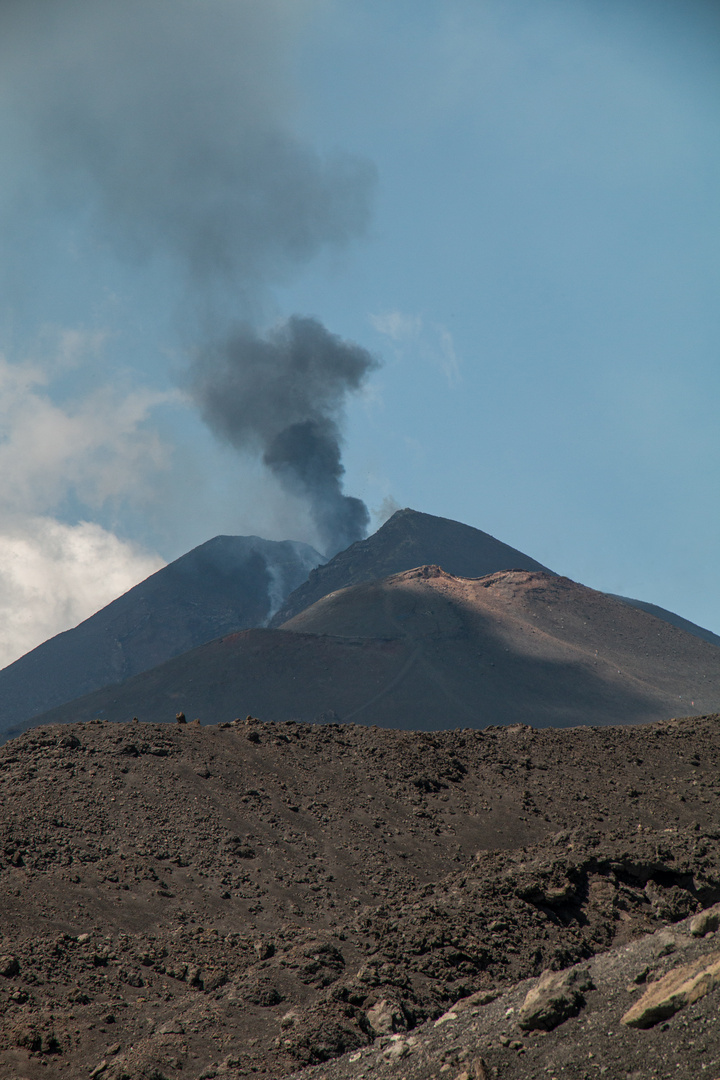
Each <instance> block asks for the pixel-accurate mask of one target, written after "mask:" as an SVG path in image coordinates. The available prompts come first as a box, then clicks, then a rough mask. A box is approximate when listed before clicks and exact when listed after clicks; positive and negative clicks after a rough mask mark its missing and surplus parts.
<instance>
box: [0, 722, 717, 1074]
mask: <svg viewBox="0 0 720 1080" xmlns="http://www.w3.org/2000/svg"><path fill="white" fill-rule="evenodd" d="M719 763H720V717H719V716H709V717H699V718H698V717H696V718H690V719H683V720H672V721H668V722H667V723H663V724H654V725H650V726H644V727H617V728H573V729H566V730H562V731H559V730H552V729H545V730H533V729H532V728H529V727H524V726H516V727H512V728H495V729H487V730H485V731H476V730H458V731H449V732H442V733H427V732H425V733H417V732H401V731H393V730H382V729H378V728H364V727H360V726H354V725H336V724H328V725H315V726H313V725H300V724H296V723H284V724H272V723H262V722H260V721H258V720H254V719H248V720H244V721H237V722H235V723H232V724H225V725H220V726H217V727H202V726H200V725H199V724H186V725H174V726H170V725H166V724H158V725H152V724H141V723H130V724H111V723H103V722H91V723H85V724H73V725H62V726H55V727H46V728H39V729H34V730H32V731H30V732H28V733H26V734H24V735H23V736H21V737H19V738H18V739H16V740H14V741H13V742H10V743H8V744H7V745H5V746H3V747H2V748H0V899H1V903H0V1017H1V1018H2V1019H1V1020H0V1076H1V1077H3V1078H4V1077H8V1078H10V1077H12V1078H18V1080H19V1078H28V1080H35V1078H36V1077H41V1076H42V1077H48V1076H54V1075H58V1076H63V1077H75V1076H77V1077H87V1076H93V1075H95V1076H102V1077H103V1078H107V1080H120V1078H124V1080H135V1078H147V1080H161V1078H167V1080H175V1078H176V1077H182V1078H192V1080H196V1078H201V1077H206V1078H207V1077H212V1076H222V1077H225V1076H227V1077H237V1078H240V1077H248V1076H251V1075H252V1076H255V1075H258V1074H264V1075H267V1076H270V1077H280V1076H283V1075H286V1074H295V1073H297V1072H298V1071H303V1070H305V1069H307V1068H308V1067H314V1066H319V1067H318V1068H317V1073H316V1075H317V1076H318V1077H320V1076H322V1077H325V1076H328V1077H330V1076H338V1077H340V1076H343V1077H344V1076H348V1077H350V1076H353V1077H355V1076H356V1077H358V1078H360V1077H364V1076H370V1075H376V1074H377V1075H378V1076H380V1075H388V1076H390V1075H392V1076H398V1077H399V1078H402V1076H405V1075H407V1077H408V1080H411V1078H414V1077H416V1076H417V1077H423V1078H424V1077H428V1078H429V1077H432V1076H436V1075H437V1076H438V1077H443V1078H445V1077H447V1080H456V1077H461V1076H463V1074H465V1075H466V1076H467V1077H468V1078H472V1080H475V1077H479V1078H480V1080H485V1077H484V1075H483V1070H484V1073H485V1075H486V1076H487V1077H489V1078H494V1077H498V1078H500V1080H502V1078H503V1077H507V1078H515V1077H523V1076H528V1077H530V1076H533V1077H534V1076H536V1075H547V1076H548V1077H552V1076H555V1075H557V1076H558V1077H560V1076H563V1077H569V1078H575V1077H577V1078H584V1077H586V1076H596V1075H601V1073H602V1070H603V1069H604V1070H605V1073H604V1074H605V1075H608V1077H613V1078H614V1077H615V1076H623V1077H624V1076H626V1075H627V1076H633V1077H634V1078H635V1080H639V1078H643V1077H645V1076H647V1077H650V1076H662V1075H670V1073H667V1074H663V1073H662V1071H660V1072H658V1069H659V1068H660V1069H661V1066H662V1060H663V1059H662V1053H663V1051H662V1038H661V1036H663V1035H667V1039H666V1046H667V1047H671V1046H676V1048H678V1049H677V1055H676V1056H677V1061H675V1060H674V1059H673V1062H672V1068H671V1074H672V1075H673V1076H677V1077H681V1078H684V1077H688V1078H690V1077H691V1076H692V1077H694V1076H698V1075H703V1076H707V1077H708V1078H709V1080H714V1078H715V1077H716V1076H720V1036H716V1035H715V1034H713V1030H714V1029H712V1028H711V1026H710V1027H708V1026H707V1025H706V1026H705V1027H704V1028H703V1030H702V1034H701V1037H700V1038H699V1039H693V1040H691V1038H690V1035H688V1036H687V1038H685V1041H684V1042H683V1040H682V1039H680V1040H679V1041H678V1038H677V1032H678V1031H679V1030H680V1028H678V1027H677V1026H676V1027H675V1028H673V1024H675V1025H682V1024H687V1018H688V1017H690V1016H691V1014H692V1010H695V1011H696V1012H697V1014H698V1017H699V1019H698V1021H697V1023H698V1024H700V1026H701V1027H702V1024H701V1019H702V1015H704V1013H703V1010H705V1012H707V1010H708V1009H710V1008H712V1009H716V1008H717V1000H718V999H717V995H716V994H713V993H710V995H709V996H706V997H705V998H703V999H702V1000H701V1001H699V1002H698V1003H697V1004H694V1005H692V1006H689V1007H688V1009H686V1010H683V1011H682V1012H681V1013H678V1014H677V1016H675V1017H674V1018H672V1019H671V1020H668V1021H667V1023H666V1025H665V1029H666V1030H663V1028H662V1026H659V1027H658V1026H655V1027H653V1029H652V1032H647V1031H635V1030H634V1029H623V1031H624V1035H623V1037H624V1038H626V1039H628V1040H635V1041H634V1042H633V1043H632V1046H633V1047H636V1049H633V1051H632V1054H631V1053H630V1049H627V1050H626V1051H624V1052H623V1055H622V1060H624V1058H625V1057H627V1058H628V1067H627V1069H626V1071H625V1072H618V1071H617V1070H618V1068H619V1067H620V1066H619V1065H618V1061H620V1060H621V1059H620V1058H618V1059H613V1061H614V1064H613V1063H611V1064H602V1062H601V1061H598V1060H597V1054H598V1051H597V1050H593V1049H590V1050H588V1049H587V1047H586V1046H585V1047H584V1046H583V1044H582V1037H583V1034H582V1030H584V1029H582V1025H583V1019H582V1017H583V1015H584V1012H583V1011H582V1010H581V1012H580V1013H579V1015H578V1016H576V1017H571V1018H570V1019H569V1020H567V1021H565V1022H563V1023H560V1024H559V1025H557V1026H556V1027H555V1028H554V1029H553V1030H552V1031H551V1032H550V1033H549V1034H548V1035H545V1036H542V1037H541V1036H540V1035H539V1034H537V1033H535V1034H534V1035H532V1037H531V1036H528V1035H523V1034H522V1033H521V1032H520V1033H518V1031H517V1030H515V1028H514V1027H513V1025H512V1024H511V1023H510V1022H509V1021H508V1020H507V1019H506V1020H504V1021H503V1023H504V1027H502V1025H501V1027H502V1030H500V1028H498V1027H497V1025H496V1026H495V1027H493V1026H492V1024H490V1022H489V1021H488V1023H487V1024H486V1025H485V1027H483V1024H484V1023H485V1021H484V1020H483V1021H482V1023H481V1022H480V1020H477V1023H476V1024H475V1028H474V1029H473V1028H472V1025H468V1027H467V1031H466V1032H465V1034H464V1035H463V1040H464V1041H463V1043H462V1047H461V1048H460V1049H458V1048H457V1047H455V1048H451V1049H448V1051H447V1053H444V1051H443V1050H442V1046H440V1048H439V1049H438V1048H437V1046H435V1043H437V1040H438V1039H440V1036H441V1035H442V1039H443V1040H445V1035H444V1034H443V1033H444V1032H446V1031H447V1032H448V1035H447V1038H448V1039H450V1038H451V1036H450V1033H451V1031H452V1030H453V1021H451V1022H448V1023H445V1024H443V1025H441V1026H440V1027H437V1028H436V1027H434V1026H433V1025H434V1022H435V1021H436V1020H437V1019H438V1018H439V1017H441V1016H442V1015H443V1014H445V1013H447V1012H448V1010H451V1011H452V1007H453V1006H454V1005H455V1003H456V1002H461V1001H465V1000H466V999H468V998H470V995H473V994H474V995H478V994H479V995H480V997H479V998H478V997H475V998H473V999H472V1001H473V1002H474V1003H475V1005H474V1008H475V1014H473V1015H474V1016H475V1018H476V1019H477V1016H478V1015H479V1013H478V1010H479V1009H481V1006H480V1005H478V1002H479V1001H481V1002H486V1006H487V1008H488V1009H490V1010H492V1009H497V1008H499V1006H497V1001H499V1000H501V999H500V998H499V997H498V994H502V993H510V994H512V993H514V994H515V995H516V996H518V995H520V994H521V990H522V994H525V993H526V992H527V986H526V987H525V988H524V989H522V988H521V989H518V988H517V987H518V984H519V983H520V982H521V981H522V980H526V979H530V978H533V977H537V976H539V975H540V974H541V973H542V972H543V971H546V970H548V969H552V970H555V971H559V970H563V969H567V968H569V967H570V966H572V965H574V964H576V963H578V962H581V963H590V962H591V961H590V958H591V957H593V956H594V955H596V954H600V953H605V952H607V950H610V949H613V948H614V949H620V950H621V952H618V953H615V954H612V955H617V956H620V955H628V954H627V953H622V950H623V949H626V950H627V948H631V947H632V948H634V947H635V946H632V942H633V941H634V940H636V939H638V938H641V937H642V936H643V935H646V934H648V933H651V932H653V931H657V930H658V929H660V928H664V929H665V930H666V931H667V928H668V927H669V926H671V925H672V924H678V923H679V922H680V920H683V919H687V918H688V917H690V916H693V915H695V914H696V913H697V912H699V911H701V910H702V909H704V908H707V907H708V906H710V905H712V904H714V903H716V902H717V901H718V900H720V816H719V814H718V790H719V787H720V771H719V769H718V766H719ZM683 933H684V936H683ZM653 940H654V939H653ZM691 940H692V941H695V938H692V939H691V937H689V936H688V934H687V933H686V932H682V933H681V932H680V931H678V932H677V941H676V944H675V945H673V947H672V948H671V949H670V950H669V951H668V950H667V949H666V951H665V952H664V953H662V956H664V957H665V959H663V960H657V963H656V964H655V967H653V965H652V964H650V963H649V964H645V965H644V966H646V967H648V971H647V972H645V975H644V976H642V978H641V979H640V982H635V983H633V985H634V987H635V991H637V988H638V987H639V986H641V984H642V982H643V979H645V980H651V979H652V978H653V973H654V972H655V969H656V968H658V971H659V970H660V968H662V970H663V971H664V970H665V969H666V968H667V966H668V964H670V963H671V960H668V959H667V957H669V956H670V954H671V953H672V951H673V949H675V948H677V950H678V956H679V955H680V953H681V952H682V953H683V955H685V952H683V949H685V945H687V943H688V942H690V941H691ZM683 943H685V944H684V945H683ZM711 944H712V940H711V939H710V938H703V939H701V940H700V945H698V946H693V947H694V948H695V953H697V950H698V948H699V949H701V950H702V949H705V951H707V950H708V949H710V945H711ZM666 945H667V942H666ZM681 945H682V946H683V948H681ZM648 948H649V946H648ZM662 948H665V946H662V945H661V946H658V949H659V950H662ZM688 948H689V946H688ZM685 951H687V949H685ZM695 953H693V954H692V955H693V956H694V955H695ZM648 955H650V954H648ZM688 955H689V954H688ZM653 956H654V954H653ZM598 962H599V961H598ZM633 964H634V961H632V962H631V961H628V965H629V966H628V971H629V970H630V967H633ZM658 965H659V967H658ZM663 965H664V967H663ZM626 966H627V965H626ZM635 966H637V967H638V971H635V970H634V967H633V970H632V972H631V974H632V979H634V978H635V977H636V976H638V975H641V974H642V972H641V968H642V967H643V965H642V964H639V965H635ZM618 970H619V969H618ZM622 970H623V971H624V969H622ZM623 978H625V975H623ZM628 978H630V976H628ZM632 979H630V981H631V982H632ZM596 981H597V979H596ZM616 981H617V980H616ZM528 985H530V984H528ZM613 985H614V984H613ZM613 992H617V994H620V997H621V998H622V994H625V995H626V997H627V1003H626V1005H625V1004H623V1002H624V999H623V1000H622V1001H621V1000H620V998H618V1002H619V1004H618V1005H617V1008H620V1007H621V1006H622V1007H623V1008H624V1007H627V1008H629V1007H630V1004H631V1003H632V1000H633V991H632V988H631V989H630V990H628V989H627V988H626V987H625V984H624V983H623V986H622V987H619V984H618V987H615V990H614V991H613ZM718 993H720V991H718ZM635 996H637V993H635ZM585 998H586V999H587V1002H588V1005H587V1008H588V1009H589V1008H590V1004H591V1002H592V992H591V991H588V992H587V993H586V994H585ZM518 1000H519V999H518ZM596 1000H599V999H598V998H597V997H596ZM608 1000H609V998H608ZM613 1000H614V999H613ZM482 1007H485V1006H482ZM510 1007H513V1008H514V1007H515V1006H511V1005H508V1006H507V1008H510ZM471 1012H472V1010H470V1009H469V1008H468V1015H470V1013H471ZM483 1015H485V1014H483ZM486 1015H487V1016H490V1013H487V1014H486ZM503 1015H505V1014H503ZM588 1015H590V1014H589V1013H588ZM603 1015H604V1014H603ZM480 1019H482V1017H481V1018H480ZM488 1025H489V1026H488ZM585 1026H586V1027H587V1025H585ZM581 1029H582V1030H581ZM457 1030H460V1029H459V1028H458V1029H457ZM463 1030H464V1029H463ZM697 1030H698V1031H700V1028H698V1029H697ZM708 1031H709V1032H710V1034H708ZM432 1032H434V1033H435V1035H434V1036H433V1038H434V1039H435V1043H433V1042H432V1038H431V1039H430V1042H424V1041H423V1040H426V1039H427V1037H428V1036H427V1033H432ZM473 1032H474V1033H473ZM573 1032H574V1034H573ZM673 1032H674V1034H673ZM668 1033H669V1034H668ZM596 1034H597V1033H596ZM588 1037H589V1036H588ZM606 1037H607V1038H609V1036H606ZM568 1038H574V1039H575V1040H576V1043H577V1053H576V1054H575V1055H574V1056H573V1054H570V1055H569V1056H568V1054H567V1053H565V1056H564V1057H563V1056H562V1055H561V1057H557V1056H556V1057H552V1055H550V1056H549V1057H547V1054H549V1053H550V1050H549V1049H548V1048H551V1047H552V1046H555V1045H556V1044H558V1045H559V1041H560V1042H561V1041H562V1040H565V1045H566V1049H567V1047H568V1046H570V1049H572V1045H574V1044H569V1043H568V1042H567V1040H568ZM473 1039H474V1040H475V1044H473ZM502 1039H505V1040H507V1041H506V1042H505V1043H503V1042H502V1041H499V1040H502ZM533 1039H534V1040H535V1041H534V1042H533ZM643 1039H647V1042H646V1044H645V1045H646V1046H647V1047H650V1046H651V1045H655V1044H657V1043H658V1040H660V1043H659V1046H660V1048H659V1049H657V1048H656V1050H655V1051H654V1054H655V1056H654V1057H653V1056H652V1055H650V1054H642V1055H640V1056H639V1057H638V1052H636V1050H637V1046H639V1047H641V1048H642V1045H643V1043H642V1040H643ZM673 1039H674V1042H673V1041H672V1040H673ZM409 1040H415V1041H414V1042H410V1041H409ZM638 1040H639V1041H638ZM652 1040H655V1042H654V1043H652ZM451 1041H452V1040H451ZM400 1042H402V1045H403V1046H404V1047H405V1049H404V1050H402V1051H398V1052H397V1053H396V1058H397V1060H395V1059H394V1058H393V1057H392V1053H394V1051H392V1049H391V1048H392V1046H394V1045H398V1044H399V1043H400ZM531 1044H532V1046H535V1045H537V1046H541V1045H542V1047H544V1048H545V1049H544V1050H543V1053H545V1054H546V1058H545V1059H543V1060H541V1059H540V1058H532V1054H531V1050H532V1046H531ZM636 1044H637V1046H636ZM443 1045H444V1043H443ZM618 1045H620V1044H619V1043H618ZM447 1046H448V1047H450V1043H449V1042H448V1044H447ZM627 1046H628V1047H630V1044H629V1043H628V1044H627ZM421 1047H426V1050H427V1053H426V1052H425V1051H423V1053H420V1049H419V1048H421ZM433 1047H435V1049H433ZM693 1047H695V1048H696V1050H693ZM538 1052H539V1051H538ZM668 1053H669V1051H668ZM673 1053H674V1051H673ZM373 1054H375V1055H380V1054H385V1056H384V1057H383V1056H380V1057H378V1058H377V1060H376V1059H375V1058H372V1057H367V1055H371V1056H372V1055H373ZM388 1054H389V1055H390V1056H387V1055H388ZM423 1054H424V1056H423ZM588 1054H593V1057H592V1058H590V1057H588ZM339 1055H348V1056H346V1057H344V1058H343V1059H342V1061H340V1062H338V1064H336V1065H334V1064H332V1063H331V1064H323V1063H324V1062H325V1063H327V1062H332V1059H334V1058H336V1057H338V1056H339ZM463 1055H464V1056H463ZM633 1055H634V1056H633ZM658 1055H659V1056H658ZM631 1058H632V1061H631V1060H630V1059H631ZM669 1060H670V1058H668V1061H669ZM543 1061H544V1063H543ZM372 1062H375V1064H372ZM638 1062H639V1063H638ZM658 1062H660V1065H658ZM701 1065H704V1066H705V1068H703V1069H701ZM668 1067H669V1066H668ZM623 1068H624V1065H623ZM343 1069H344V1070H345V1071H344V1072H343V1071H333V1070H343ZM553 1069H554V1070H555V1071H553ZM368 1070H370V1071H368ZM373 1070H374V1071H373ZM383 1070H384V1071H383ZM388 1070H390V1071H388ZM392 1070H395V1071H392ZM413 1070H415V1071H413ZM423 1070H424V1071H423ZM523 1070H526V1071H523ZM608 1070H609V1071H608ZM653 1070H654V1071H653ZM693 1070H695V1071H693ZM698 1070H700V1071H698ZM307 1075H308V1080H310V1077H312V1076H313V1072H312V1071H310V1072H308V1073H307Z"/></svg>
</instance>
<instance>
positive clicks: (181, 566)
mask: <svg viewBox="0 0 720 1080" xmlns="http://www.w3.org/2000/svg"><path fill="white" fill-rule="evenodd" d="M321 561H322V556H321V555H319V554H318V552H317V551H315V550H314V548H311V547H309V545H307V544H300V543H295V542H293V541H287V540H286V541H283V542H281V543H278V542H275V541H271V540H262V539H260V537H257V536H216V537H215V538H214V539H213V540H208V541H207V543H205V544H201V545H200V547H196V548H194V549H193V550H192V551H190V552H188V553H187V554H186V555H183V556H182V557H181V558H179V559H176V560H175V561H174V562H172V563H170V564H169V565H168V566H165V567H163V569H162V570H158V572H157V573H156V574H153V575H152V576H151V577H149V578H147V579H146V580H145V581H143V582H141V583H140V584H139V585H136V586H135V587H134V588H132V589H130V590H129V591H128V592H126V593H125V594H124V595H123V596H120V597H119V598H118V599H117V600H114V601H113V602H112V603H111V604H108V605H107V606H106V607H104V608H102V610H101V611H98V612H97V613H96V614H95V615H93V616H92V617H91V618H89V619H86V620H85V621H84V622H82V623H80V625H79V626H76V627H75V628H74V629H73V630H67V631H66V632H65V633H62V634H58V635H57V636H56V637H53V638H50V640H49V641H46V642H44V644H42V645H39V646H38V647H37V648H36V649H33V650H32V652H29V653H27V654H26V655H25V656H23V657H21V658H20V659H19V660H16V661H15V663H13V664H10V665H9V666H8V667H6V668H4V669H3V670H2V671H0V740H2V739H3V738H8V737H9V735H10V734H11V733H12V730H13V728H14V727H16V726H17V725H19V724H21V723H22V722H23V721H25V720H27V719H28V718H29V717H31V716H34V715H35V714H36V713H38V712H44V711H45V710H46V709H50V708H54V707H55V706H56V705H60V704H62V703H63V702H65V701H71V700H72V699H73V698H76V697H79V696H80V695H81V694H86V693H88V692H89V691H91V690H95V689H98V688H100V687H102V686H106V685H108V684H109V683H119V682H122V681H123V679H127V678H128V677H129V676H131V675H136V674H137V673H138V672H140V671H146V670H147V669H148V668H152V667H154V666H155V665H156V664H159V663H162V661H163V660H168V659H169V658H170V657H172V656H178V655H179V654H180V653H184V652H186V651H187V650H188V649H192V648H193V647H194V646H196V645H200V644H202V643H203V642H205V641H211V640H213V638H217V637H220V636H221V635H222V634H227V633H230V632H231V631H233V630H241V629H244V628H245V627H248V626H259V625H262V624H263V623H264V622H266V621H267V619H268V618H269V616H270V615H271V614H272V612H273V611H274V610H275V608H277V607H278V606H279V604H280V603H281V602H282V600H283V599H284V598H285V597H286V596H287V594H288V593H289V592H290V591H291V590H292V589H294V588H295V587H296V586H297V585H298V583H299V582H301V581H303V580H304V579H305V578H306V577H307V573H308V570H309V569H310V568H311V567H313V566H316V565H317V564H318V563H319V562H321Z"/></svg>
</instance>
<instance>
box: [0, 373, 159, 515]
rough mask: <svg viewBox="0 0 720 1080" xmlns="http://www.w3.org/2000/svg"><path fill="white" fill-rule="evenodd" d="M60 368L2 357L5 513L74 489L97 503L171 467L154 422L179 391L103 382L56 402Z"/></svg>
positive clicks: (41, 507)
mask: <svg viewBox="0 0 720 1080" xmlns="http://www.w3.org/2000/svg"><path fill="white" fill-rule="evenodd" d="M54 374H55V373H54V372H53V371H51V370H48V368H47V366H45V365H43V364H40V363H36V362H32V361H31V362H25V363H11V362H10V361H8V360H7V358H6V357H4V356H2V355H0V511H2V510H9V511H10V512H11V513H13V514H17V513H19V512H22V511H24V512H26V513H39V512H42V511H45V510H49V509H53V508H55V507H57V506H58V505H60V504H61V503H62V501H63V500H64V499H65V498H67V497H68V495H70V494H72V495H73V496H74V497H75V498H77V499H78V500H79V501H80V502H81V503H83V504H85V505H86V506H89V507H92V508H95V509H98V508H100V507H101V506H102V505H103V504H105V503H107V502H109V501H112V500H117V499H120V498H122V497H123V496H125V495H127V494H128V493H130V492H134V493H137V490H138V488H139V487H141V486H142V484H143V483H144V482H145V481H146V480H147V478H148V477H149V476H150V475H152V474H153V473H156V472H158V471H162V470H163V469H165V468H167V467H168V465H169V458H170V449H169V447H167V446H166V445H164V444H163V442H162V440H161V439H160V437H159V436H158V434H157V432H156V431H155V430H153V428H152V427H151V426H150V425H149V423H148V421H149V420H150V417H151V413H152V412H153V410H154V409H156V408H158V407H159V406H162V405H167V404H170V403H172V402H175V401H177V400H179V394H178V393H177V392H175V391H173V392H158V391H152V390H149V389H144V388H142V389H139V390H132V391H130V392H123V391H120V390H118V389H117V388H114V387H112V386H104V387H102V388H100V389H97V390H92V391H90V392H88V393H87V394H86V395H85V396H81V397H79V398H74V399H73V400H71V401H70V402H63V403H58V402H57V401H55V400H53V397H52V382H53V375H54Z"/></svg>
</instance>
